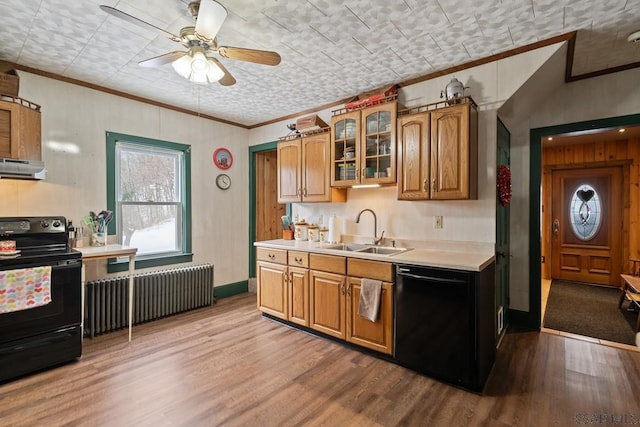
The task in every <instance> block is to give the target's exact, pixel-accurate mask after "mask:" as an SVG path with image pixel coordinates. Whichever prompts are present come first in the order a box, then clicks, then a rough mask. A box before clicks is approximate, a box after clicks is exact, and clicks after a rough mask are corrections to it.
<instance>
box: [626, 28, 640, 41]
mask: <svg viewBox="0 0 640 427" xmlns="http://www.w3.org/2000/svg"><path fill="white" fill-rule="evenodd" d="M627 41H628V42H629V43H640V30H638V31H634V32H633V33H631V34H629V37H627Z"/></svg>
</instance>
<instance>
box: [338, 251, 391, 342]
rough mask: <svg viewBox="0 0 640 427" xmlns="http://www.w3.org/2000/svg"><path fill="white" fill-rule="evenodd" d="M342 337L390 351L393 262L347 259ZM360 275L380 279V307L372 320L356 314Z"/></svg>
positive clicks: (361, 277) (360, 281) (358, 300)
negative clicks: (375, 317)
mask: <svg viewBox="0 0 640 427" xmlns="http://www.w3.org/2000/svg"><path fill="white" fill-rule="evenodd" d="M347 274H348V284H347V292H346V294H347V304H346V307H347V331H346V340H347V341H348V342H351V343H353V344H357V345H360V346H362V347H367V348H370V349H372V350H376V351H379V352H381V353H385V354H392V353H393V264H391V263H388V262H378V261H371V260H363V259H358V258H348V259H347ZM363 278H368V279H375V280H381V281H382V295H381V298H380V311H379V314H378V319H377V320H376V321H375V322H372V321H370V320H369V319H365V318H364V317H361V316H360V315H358V306H359V302H360V289H361V283H362V279H363Z"/></svg>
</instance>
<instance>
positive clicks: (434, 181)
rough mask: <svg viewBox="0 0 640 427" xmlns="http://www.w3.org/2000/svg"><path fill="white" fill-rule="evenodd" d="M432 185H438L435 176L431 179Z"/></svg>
mask: <svg viewBox="0 0 640 427" xmlns="http://www.w3.org/2000/svg"><path fill="white" fill-rule="evenodd" d="M431 185H433V186H434V187H435V186H436V179H435V178H433V179H432V180H431Z"/></svg>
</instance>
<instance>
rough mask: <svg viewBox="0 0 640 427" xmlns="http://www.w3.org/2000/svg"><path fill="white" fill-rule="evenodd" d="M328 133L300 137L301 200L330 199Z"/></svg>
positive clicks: (322, 200)
mask: <svg viewBox="0 0 640 427" xmlns="http://www.w3.org/2000/svg"><path fill="white" fill-rule="evenodd" d="M329 138H330V134H329V133H322V134H318V135H312V136H308V137H305V138H303V139H302V201H303V202H329V201H331V175H330V174H329V165H330V164H331V159H330V147H331V146H330V141H329Z"/></svg>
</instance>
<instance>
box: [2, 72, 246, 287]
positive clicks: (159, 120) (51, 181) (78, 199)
mask: <svg viewBox="0 0 640 427" xmlns="http://www.w3.org/2000/svg"><path fill="white" fill-rule="evenodd" d="M19 74H20V97H22V98H25V99H27V100H29V101H32V102H34V103H36V104H40V105H41V106H42V110H41V111H42V113H41V115H42V157H43V161H44V162H45V165H46V168H47V170H48V173H47V178H46V180H44V181H39V182H35V181H18V180H5V179H2V180H0V194H1V195H2V196H1V199H2V200H1V202H0V216H18V215H21V216H38V215H63V216H66V217H67V218H70V219H73V220H74V221H75V222H78V221H79V220H80V218H81V217H83V216H85V215H87V214H88V212H89V211H90V210H92V211H96V212H99V211H101V210H103V209H106V205H107V200H106V199H107V198H106V157H105V156H106V148H105V147H106V146H105V132H106V131H113V132H118V133H124V134H129V135H135V136H140V137H145V138H156V139H160V140H164V141H171V142H178V143H183V144H189V145H191V149H192V151H191V162H192V170H191V174H192V175H191V176H192V181H191V182H192V185H191V191H192V220H193V221H192V224H193V229H192V230H193V253H194V258H193V260H194V263H204V262H208V263H213V264H215V284H216V285H221V284H228V283H235V282H239V281H243V280H246V279H247V277H248V264H249V260H248V247H249V246H248V238H249V237H248V231H247V230H248V214H247V215H245V214H238V212H243V213H244V212H247V211H248V206H249V204H248V197H247V189H248V175H249V172H248V166H247V165H248V148H247V147H248V146H247V136H248V131H247V130H246V129H243V128H239V127H235V126H230V125H227V124H222V123H218V122H214V121H211V120H205V119H200V118H197V117H194V116H190V115H186V114H182V113H178V112H174V111H171V110H167V109H164V108H159V107H155V106H151V105H148V104H144V103H140V102H136V101H132V100H129V99H126V98H122V97H118V96H114V95H109V94H106V93H103V92H99V91H95V90H91V89H88V88H84V87H81V86H76V85H72V84H68V83H64V82H60V81H57V80H52V79H48V78H45V77H41V76H37V75H32V74H28V73H25V72H20V73H19ZM54 143H65V144H68V145H67V147H71V148H70V149H63V150H62V151H60V150H59V149H56V148H55V144H54ZM221 146H224V147H227V148H229V149H230V151H231V153H232V155H233V157H234V163H233V166H232V167H231V169H229V170H228V171H227V172H226V173H228V174H229V175H230V176H231V178H232V180H233V183H232V186H231V189H230V190H228V191H221V190H219V189H218V188H217V187H216V186H215V177H216V175H217V174H218V173H219V172H221V171H220V170H219V169H217V168H216V167H215V166H214V164H213V162H212V154H213V151H214V150H215V149H216V148H218V147H221ZM76 151H77V152H76ZM96 274H104V269H103V268H102V269H99V270H98V271H97V273H96Z"/></svg>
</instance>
